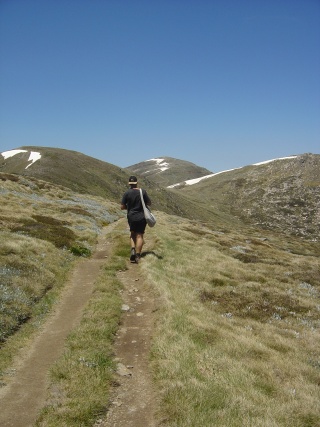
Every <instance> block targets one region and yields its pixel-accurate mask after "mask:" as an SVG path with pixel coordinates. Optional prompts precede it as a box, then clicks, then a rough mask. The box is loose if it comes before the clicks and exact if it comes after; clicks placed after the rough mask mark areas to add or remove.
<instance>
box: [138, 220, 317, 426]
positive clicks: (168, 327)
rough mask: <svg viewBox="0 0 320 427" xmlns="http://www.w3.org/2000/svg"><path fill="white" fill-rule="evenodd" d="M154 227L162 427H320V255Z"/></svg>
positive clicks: (152, 271)
mask: <svg viewBox="0 0 320 427" xmlns="http://www.w3.org/2000/svg"><path fill="white" fill-rule="evenodd" d="M158 217H159V224H158V227H157V229H155V230H153V231H152V232H153V233H156V235H157V239H158V246H157V248H158V254H159V256H161V257H162V259H161V260H160V259H158V258H156V257H150V258H148V257H147V258H146V259H145V261H144V263H143V265H142V268H143V270H144V271H145V273H146V274H147V275H148V277H149V280H150V281H152V282H153V283H154V286H155V287H156V289H157V290H158V293H159V295H160V296H161V298H162V301H163V306H162V309H161V310H160V311H161V312H160V314H159V316H158V322H157V334H156V336H155V338H154V344H153V352H152V361H153V366H154V370H155V380H156V382H157V384H158V385H159V388H160V391H161V395H162V396H163V399H162V410H163V414H162V415H163V417H164V419H165V421H164V424H163V425H168V426H170V427H171V426H181V427H182V426H183V427H187V426H190V427H191V426H192V427H196V426H199V427H200V426H201V427H203V426H208V427H209V426H210V427H211V426H212V425H215V426H224V427H225V426H239V427H240V426H263V427H269V426H289V425H290V426H306V427H307V426H316V425H319V424H317V423H318V422H319V419H320V406H319V397H320V395H319V384H320V371H319V369H320V360H319V354H320V353H319V350H320V340H319V326H320V323H319V296H320V292H319V291H320V289H319V282H320V280H319V279H320V273H319V266H320V265H319V258H318V256H317V255H318V252H317V250H318V249H317V248H316V247H315V246H314V247H313V249H314V251H313V253H314V256H312V255H311V252H312V251H311V248H310V246H308V244H306V247H305V246H304V243H303V241H298V240H296V241H295V244H296V247H298V246H299V250H300V252H301V253H303V255H296V254H292V253H290V252H288V250H287V249H286V246H287V245H289V244H290V242H287V241H286V238H285V237H283V236H276V235H274V236H272V235H271V234H269V235H268V238H267V240H266V238H265V237H264V236H259V234H258V231H255V232H254V231H251V232H250V231H248V230H247V234H245V235H243V234H242V235H241V234H239V233H237V232H235V233H229V234H221V233H220V232H216V231H215V230H212V229H206V228H205V227H200V228H199V229H196V230H195V229H194V226H195V225H194V224H192V223H190V222H189V221H184V220H181V219H179V220H178V219H177V220H176V222H175V223H174V224H172V223H173V220H172V218H168V217H166V216H165V215H160V216H159V215H158ZM297 245H298V246H297ZM237 254H249V255H250V257H248V258H245V259H241V257H240V259H239V257H237ZM250 260H251V261H250Z"/></svg>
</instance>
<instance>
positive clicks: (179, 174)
mask: <svg viewBox="0 0 320 427" xmlns="http://www.w3.org/2000/svg"><path fill="white" fill-rule="evenodd" d="M127 170H129V171H130V172H132V173H133V174H137V175H138V176H140V177H143V178H146V177H147V178H148V179H149V180H150V181H154V182H156V183H157V184H158V185H160V186H163V187H168V186H169V185H172V184H175V183H176V182H181V181H185V180H188V179H193V178H199V177H202V176H205V175H208V174H211V173H212V172H210V171H209V170H208V169H205V168H203V167H200V166H197V165H195V164H194V163H191V162H187V161H185V160H179V159H174V158H172V157H157V158H156V159H150V160H145V161H143V162H140V163H136V164H135V165H132V166H129V167H127Z"/></svg>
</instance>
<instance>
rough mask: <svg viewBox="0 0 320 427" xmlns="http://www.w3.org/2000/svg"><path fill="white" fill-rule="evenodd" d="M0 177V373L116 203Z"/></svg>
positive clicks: (113, 215) (114, 211)
mask: <svg viewBox="0 0 320 427" xmlns="http://www.w3.org/2000/svg"><path fill="white" fill-rule="evenodd" d="M0 179H1V188H0V204H1V214H0V240H1V245H0V307H1V311H0V343H1V347H2V349H1V359H0V374H1V372H2V371H3V370H5V369H7V367H8V366H9V365H10V363H11V360H12V357H13V356H14V354H15V352H16V349H17V348H18V347H19V341H20V340H22V341H25V339H26V337H27V335H28V334H30V333H31V332H32V331H33V330H34V329H35V328H37V327H39V324H40V323H41V321H42V318H43V317H44V315H45V314H46V313H47V312H48V311H49V309H50V307H51V304H52V303H53V300H54V298H55V296H56V295H57V292H58V290H59V289H60V288H61V287H62V286H63V284H64V282H65V280H66V274H67V273H68V271H69V269H70V268H71V267H72V265H73V261H74V260H75V257H74V255H76V256H90V254H91V250H92V247H93V246H94V244H95V242H96V238H97V235H98V233H100V230H101V227H102V226H104V225H106V224H107V223H108V222H111V221H114V220H115V219H116V218H117V210H118V206H116V205H115V204H114V203H110V202H106V201H104V200H102V199H100V198H97V197H90V196H81V195H78V194H76V193H73V192H72V191H70V190H67V189H63V188H62V187H59V186H55V185H53V184H49V183H46V182H44V181H38V180H36V179H32V178H28V179H27V178H23V177H19V176H16V175H10V174H1V173H0ZM22 325H24V328H23V330H21V327H22ZM32 325H33V326H32ZM18 331H19V333H17V332H18Z"/></svg>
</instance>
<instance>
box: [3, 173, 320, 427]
mask: <svg viewBox="0 0 320 427" xmlns="http://www.w3.org/2000/svg"><path fill="white" fill-rule="evenodd" d="M238 178H239V179H242V178H243V177H236V176H234V177H233V179H235V180H237V179H238ZM311 178H312V177H311V176H310V179H311ZM17 179H18V181H19V182H16V180H17ZM315 179H316V177H315V176H313V181H312V182H315ZM220 185H221V187H220V188H221V193H220V196H219V197H218V196H217V195H218V194H219V193H217V192H216V193H215V194H216V195H215V197H214V198H213V197H212V198H210V197H209V199H208V198H207V197H205V202H203V203H202V204H199V203H198V202H197V200H198V196H197V197H195V196H194V195H193V194H189V193H188V194H187V192H185V193H186V197H183V198H181V199H180V200H181V205H182V207H183V209H184V211H183V214H185V215H188V216H190V218H191V220H190V219H189V220H187V219H183V218H181V217H180V216H177V215H175V216H170V215H166V214H164V213H159V212H157V216H158V224H157V226H156V227H155V229H153V230H150V229H148V233H152V234H154V238H155V240H156V242H157V245H156V247H155V249H154V250H155V251H156V253H157V254H158V255H159V257H158V258H157V257H145V258H144V260H143V263H141V266H140V267H139V268H141V269H142V271H143V273H144V274H145V275H146V276H148V279H149V281H150V283H151V284H152V285H153V286H154V287H155V289H156V290H157V291H158V293H159V295H160V296H161V300H162V304H161V306H160V307H159V311H158V312H157V313H158V316H157V317H158V320H157V331H156V334H155V336H154V342H153V352H152V364H153V368H154V372H155V382H156V385H157V387H158V388H159V391H160V392H161V393H160V394H161V396H162V409H161V411H162V412H161V417H162V418H163V420H165V421H164V424H163V425H168V426H170V427H172V426H181V427H182V426H183V427H188V426H192V427H197V426H199V427H200V426H201V427H204V426H208V427H209V426H210V427H211V426H212V425H213V423H214V425H216V426H239V427H240V426H241V427H242V426H263V427H269V426H270V427H271V426H288V425H290V426H297V427H298V426H304V427H308V426H310V427H311V426H316V425H317V422H318V420H319V417H320V409H319V401H320V399H319V397H320V396H319V350H320V348H319V342H320V340H319V326H320V325H319V295H320V289H319V282H320V277H319V271H320V268H319V267H320V265H319V255H320V248H319V243H317V242H311V241H306V240H303V239H301V238H299V237H293V236H288V235H284V234H281V233H279V232H273V231H272V229H270V230H268V229H264V230H262V229H261V228H259V227H253V226H248V225H246V224H243V223H242V222H241V221H240V220H239V219H235V218H234V217H233V216H232V215H231V214H230V210H229V206H228V204H227V201H228V200H229V199H228V197H230V195H227V196H228V197H226V192H225V188H226V187H225V185H227V187H228V186H230V183H228V182H227V183H225V182H224V181H222V182H221V183H220ZM311 187H312V185H311ZM193 190H194V189H193ZM209 190H210V189H209V188H208V189H207V191H209ZM151 191H154V192H155V193H154V194H155V195H157V193H159V192H161V191H162V190H159V189H157V187H156V186H154V187H153V189H152V190H151ZM198 192H199V189H198ZM175 193H176V192H175V191H173V192H172V200H173V201H172V203H175V201H174V200H175V199H176V200H178V197H179V194H178V193H177V197H176V195H175ZM200 194H201V197H203V196H207V194H210V193H205V192H204V189H203V188H201V192H200ZM0 197H1V198H2V199H3V201H2V202H1V204H2V206H4V207H7V210H2V212H1V218H0V221H1V231H0V232H1V237H2V238H3V239H6V240H3V241H5V242H6V244H5V245H4V246H3V248H5V250H2V252H1V253H0V261H1V262H2V267H1V268H2V270H1V279H2V280H3V278H5V280H6V281H7V283H6V286H7V288H8V286H10V287H11V289H13V288H14V287H16V289H18V288H19V287H20V284H21V282H20V281H19V280H18V279H19V277H20V278H21V272H22V273H23V274H22V275H23V278H24V283H30V279H32V280H31V281H32V282H34V283H35V282H37V280H34V279H33V277H36V276H33V275H34V274H36V275H37V274H38V276H39V277H41V276H42V275H44V274H47V275H48V277H49V276H50V275H51V274H52V273H53V274H54V275H55V274H56V273H55V271H56V272H57V271H59V272H61V273H62V276H61V277H62V280H61V281H60V285H59V286H61V284H62V283H63V274H64V273H63V271H67V269H68V268H69V267H70V265H71V264H70V265H69V266H68V265H67V266H66V269H65V268H64V267H63V266H62V264H61V263H60V261H59V260H60V258H59V256H58V254H59V253H62V252H61V251H62V249H59V247H58V246H56V244H58V243H55V242H54V241H52V240H51V239H52V237H53V236H52V235H53V234H54V233H53V232H52V233H51V234H49V235H48V236H47V237H46V238H45V239H44V240H42V241H41V242H42V243H41V246H40V247H39V245H38V244H39V243H40V242H39V241H38V240H36V236H35V235H31V236H30V235H21V233H26V232H27V233H30V230H33V231H34V230H42V229H43V227H42V225H43V224H44V223H46V224H48V218H52V219H54V220H55V221H51V222H50V224H51V225H52V226H57V227H61V229H64V228H68V229H71V230H72V231H73V232H74V233H75V236H76V237H75V238H74V235H72V239H71V240H72V242H70V243H72V244H73V243H75V242H77V243H79V244H80V245H81V246H82V247H87V248H89V249H90V248H91V247H92V245H93V244H94V241H95V233H96V232H98V230H99V227H101V226H102V225H103V224H105V223H106V222H108V219H107V218H106V217H105V216H104V214H105V212H108V213H110V215H111V217H109V220H111V218H113V219H115V218H116V217H117V212H118V210H117V209H118V205H117V204H116V205H114V204H113V203H112V202H108V201H105V200H103V199H100V198H94V197H93V198H92V197H91V196H80V195H77V194H74V193H73V192H71V191H70V190H68V189H66V188H62V187H59V186H55V185H52V184H48V183H45V182H43V181H38V180H36V179H34V178H28V177H25V178H17V177H15V176H11V177H7V178H6V180H5V181H2V182H1V192H0ZM222 201H225V203H224V204H221V205H220V203H221V202H222ZM8 202H9V204H8ZM176 203H177V202H176ZM178 209H181V206H180V207H178V206H177V210H178ZM181 210H182V209H181ZM200 213H201V218H202V221H200V223H199V216H200ZM192 218H194V221H193V220H192ZM30 220H31V224H30ZM65 221H67V224H66V223H65ZM17 226H19V227H23V229H22V230H21V229H20V230H17V231H16V232H15V233H12V230H14V228H15V227H17ZM32 226H35V227H32ZM53 230H54V228H53ZM121 233H122V232H121V231H119V236H121V235H123V234H121ZM68 236H69V235H68ZM42 238H44V236H42ZM116 242H117V244H119V246H117V245H116ZM23 245H25V246H23ZM22 248H24V249H25V250H24V251H23V253H31V254H32V255H31V256H25V257H21V251H22ZM36 248H39V249H38V250H37V249H36ZM29 249H30V250H31V252H28V250H29ZM126 249H127V242H126V241H121V239H117V240H116V241H115V253H114V258H113V261H112V262H111V264H110V268H109V269H108V270H106V272H104V273H103V274H102V276H101V279H100V281H99V283H97V290H96V294H95V295H93V300H92V301H91V303H90V304H89V306H92V307H93V309H91V308H90V307H89V308H88V310H89V311H87V312H86V314H85V315H84V319H83V322H82V324H81V326H80V329H79V330H77V331H75V332H74V334H73V335H72V336H71V337H70V344H68V350H67V352H66V355H67V356H68V357H66V355H65V356H64V358H63V360H61V361H58V364H57V365H56V367H55V368H54V371H53V378H54V381H57V382H59V381H63V385H62V387H63V389H64V390H67V391H68V398H67V399H66V400H65V401H64V400H63V399H62V401H60V402H59V407H60V410H59V411H56V410H54V408H53V410H51V409H52V408H51V409H50V404H49V407H48V408H47V409H46V412H45V413H44V414H43V415H42V421H41V423H42V424H39V425H62V424H63V425H66V426H67V425H77V423H78V425H91V424H90V423H92V419H93V418H94V417H95V416H97V414H98V413H99V414H100V412H99V411H103V408H105V407H106V405H107V390H106V384H107V383H108V382H110V381H112V366H113V365H112V363H113V362H112V360H111V351H110V348H111V347H110V346H111V345H112V334H113V332H112V331H114V330H115V328H116V324H117V319H118V316H119V315H120V313H119V312H120V302H119V300H118V299H117V295H115V294H114V291H113V289H114V290H116V293H117V289H118V288H117V282H116V279H115V277H114V273H115V271H116V269H117V268H119V266H120V265H121V266H123V265H124V261H125V258H126V257H127V251H126ZM53 252H54V254H53ZM43 254H45V256H44V261H43V262H42V263H39V262H38V258H39V257H42V258H43ZM52 254H53V255H52ZM39 259H40V258H39ZM48 260H50V262H51V261H52V260H53V264H49V263H48ZM70 262H72V257H71V259H70ZM17 263H18V264H17ZM8 266H9V269H8V268H7V267H8ZM40 266H41V268H42V270H40ZM55 269H57V270H55ZM17 272H19V274H16V273H17ZM15 276H16V277H15ZM43 277H45V276H43ZM12 284H13V285H14V287H12ZM40 285H41V284H40ZM55 286H58V285H55V284H54V286H53V288H55ZM43 290H44V291H45V292H44V293H43ZM41 292H42V295H48V292H47V291H46V290H45V287H44V288H43V289H41V286H40V293H41ZM99 292H102V294H101V295H100V294H99ZM15 295H16V297H17V295H19V292H18V293H16V294H15ZM97 296H98V300H100V298H102V297H103V296H105V297H106V301H105V303H107V302H108V301H109V303H110V307H109V308H108V313H112V316H111V315H110V316H111V317H110V319H114V322H111V323H110V325H109V326H110V328H111V329H110V330H109V332H108V331H105V330H101V333H97V334H96V335H95V334H87V333H86V331H87V329H86V328H87V326H88V327H89V325H90V328H92V330H95V328H97V326H98V325H102V324H104V323H105V315H106V313H105V311H104V310H100V309H97V304H98V300H96V298H97ZM16 297H15V300H16V301H18V302H19V303H20V302H21V301H20V300H19V298H18V299H17V298H16ZM113 298H115V299H113ZM42 300H43V298H42ZM18 308H19V307H18ZM46 310H48V308H46ZM92 310H93V311H92ZM31 315H33V313H31ZM26 325H27V326H28V325H30V322H27V324H26ZM82 328H83V329H82ZM99 328H100V326H99ZM99 328H98V329H99ZM98 329H97V330H98ZM83 331H84V332H83ZM78 334H79V335H78ZM86 335H87V336H88V338H86ZM14 340H15V337H13V338H12V339H9V340H8V341H7V342H6V345H5V346H4V348H3V350H4V351H2V355H5V357H6V360H5V363H4V366H8V363H9V362H8V360H10V357H11V356H12V354H13V353H14V351H16V347H15V346H14ZM101 340H102V341H101ZM109 340H111V341H109ZM78 342H79V343H80V344H79V346H76V345H75V344H74V343H78ZM90 348H91V349H95V348H96V349H97V352H96V353H95V355H94V356H92V355H91V354H90V353H89V354H86V360H89V361H90V360H91V359H92V358H93V357H94V358H95V359H94V360H96V359H98V360H99V363H98V364H95V365H94V366H95V369H93V370H90V369H83V370H82V369H81V370H79V365H78V364H75V363H74V362H73V361H74V360H79V355H78V353H77V352H79V354H80V353H81V354H82V352H83V349H90ZM106 349H107V351H106ZM74 351H75V353H73V352H74ZM100 351H101V352H104V354H107V359H105V358H103V357H101V358H99V357H100V356H99V354H98V353H99V352H100ZM6 354H7V356H6ZM8 354H9V356H10V355H11V356H10V357H9V356H8ZM2 357H3V356H2ZM2 361H3V359H2ZM100 361H101V363H100ZM72 369H75V371H73V370H72ZM80 371H81V374H84V375H85V376H86V375H87V377H84V378H81V376H78V375H76V373H77V372H79V374H80ZM73 372H74V374H73ZM92 375H93V376H92ZM92 378H95V381H94V382H92ZM99 378H100V379H101V378H102V379H103V381H102V382H101V381H96V380H97V379H99ZM79 381H80V383H81V382H82V381H83V382H84V383H88V387H79V386H78V384H79ZM90 384H94V388H95V393H92V391H91V388H90V387H91V386H90ZM60 385H61V384H60ZM86 389H87V390H88V393H87V394H86V393H85V390H86ZM79 393H80V394H81V395H79ZM62 396H63V393H62ZM90 396H91V397H90ZM90 399H93V400H90ZM84 402H86V404H85V405H84ZM90 402H91V403H90ZM80 407H83V408H86V409H85V410H84V411H82V412H81V417H82V418H83V419H85V420H86V421H83V422H82V421H81V423H82V424H80V421H79V419H78V421H77V417H79V416H80V412H79V408H80ZM63 414H64V415H63ZM63 416H65V417H66V418H65V419H63V418H61V417H63ZM47 417H48V418H47ZM52 417H53V418H52ZM47 420H51V421H50V422H49V424H46V423H47ZM52 420H53V421H52ZM54 420H55V421H54ZM68 420H69V421H68ZM54 423H56V424H54Z"/></svg>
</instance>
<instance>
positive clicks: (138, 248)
mask: <svg viewBox="0 0 320 427" xmlns="http://www.w3.org/2000/svg"><path fill="white" fill-rule="evenodd" d="M143 244H144V240H143V234H141V233H136V253H137V254H141V251H142V247H143Z"/></svg>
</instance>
